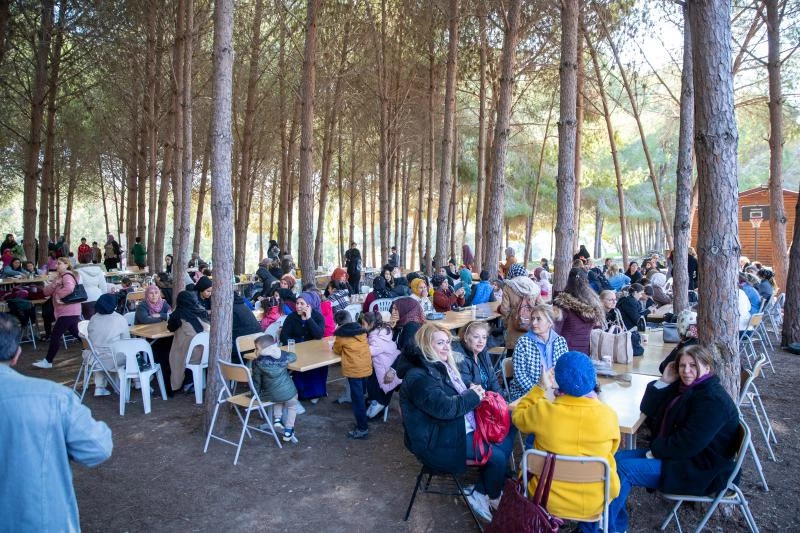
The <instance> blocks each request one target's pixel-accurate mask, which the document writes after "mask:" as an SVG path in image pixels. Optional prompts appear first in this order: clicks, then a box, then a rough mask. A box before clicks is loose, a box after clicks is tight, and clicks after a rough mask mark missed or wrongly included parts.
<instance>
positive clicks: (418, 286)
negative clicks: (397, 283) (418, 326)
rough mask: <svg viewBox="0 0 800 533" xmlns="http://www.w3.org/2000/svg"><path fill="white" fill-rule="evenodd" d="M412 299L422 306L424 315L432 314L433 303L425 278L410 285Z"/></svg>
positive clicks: (417, 279) (415, 280) (413, 281)
mask: <svg viewBox="0 0 800 533" xmlns="http://www.w3.org/2000/svg"><path fill="white" fill-rule="evenodd" d="M409 286H410V287H411V297H412V298H414V299H415V300H416V301H417V302H418V303H419V305H421V306H422V312H423V314H427V313H432V312H433V311H434V309H433V303H431V299H430V298H428V283H427V282H426V281H425V280H424V279H423V278H414V279H413V280H412V281H411V282H410V283H409Z"/></svg>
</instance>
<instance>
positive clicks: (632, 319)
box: [617, 283, 651, 356]
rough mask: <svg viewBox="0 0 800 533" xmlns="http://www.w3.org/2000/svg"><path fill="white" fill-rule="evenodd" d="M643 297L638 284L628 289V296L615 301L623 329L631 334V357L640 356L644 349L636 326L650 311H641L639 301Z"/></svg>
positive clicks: (641, 288) (641, 289)
mask: <svg viewBox="0 0 800 533" xmlns="http://www.w3.org/2000/svg"><path fill="white" fill-rule="evenodd" d="M643 295H644V287H642V286H641V285H639V284H638V283H634V284H632V285H631V286H630V287H628V295H627V296H623V297H622V298H620V299H619V300H618V301H617V310H618V311H619V314H620V316H621V317H622V322H623V327H624V328H625V329H627V330H631V331H632V332H633V336H632V337H631V344H632V345H633V355H635V356H637V355H642V354H643V353H644V348H643V347H642V342H641V337H639V331H638V330H637V328H636V326H637V325H638V324H639V319H640V318H641V317H645V319H646V318H647V315H648V314H650V311H651V309H643V308H642V304H641V300H642V296H643Z"/></svg>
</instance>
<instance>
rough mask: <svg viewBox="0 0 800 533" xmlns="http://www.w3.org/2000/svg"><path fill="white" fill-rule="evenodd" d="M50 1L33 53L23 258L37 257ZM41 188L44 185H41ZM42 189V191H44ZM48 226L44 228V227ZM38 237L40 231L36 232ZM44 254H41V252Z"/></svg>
mask: <svg viewBox="0 0 800 533" xmlns="http://www.w3.org/2000/svg"><path fill="white" fill-rule="evenodd" d="M53 8H54V6H53V0H43V1H42V4H41V9H40V16H41V25H40V27H39V31H38V35H37V41H36V47H35V54H36V70H35V71H34V74H33V86H32V88H31V129H30V137H28V139H27V142H26V143H25V182H24V189H23V203H22V229H23V242H22V245H23V248H24V250H25V257H27V258H28V259H31V260H33V258H34V257H36V251H35V245H36V189H37V188H38V186H39V152H40V150H41V144H42V121H43V119H44V105H45V98H46V96H47V94H46V89H47V67H48V64H47V58H48V55H49V53H50V37H51V35H52V33H53V11H54V9H53ZM43 185H44V184H43ZM43 190H44V189H43ZM46 227H47V226H46V225H45V228H46ZM39 234H40V236H41V234H42V230H41V228H40V229H39ZM44 240H45V242H44V243H43V242H41V241H42V239H41V237H40V240H39V262H40V263H41V262H44V261H46V258H47V241H46V239H44ZM42 251H44V253H42Z"/></svg>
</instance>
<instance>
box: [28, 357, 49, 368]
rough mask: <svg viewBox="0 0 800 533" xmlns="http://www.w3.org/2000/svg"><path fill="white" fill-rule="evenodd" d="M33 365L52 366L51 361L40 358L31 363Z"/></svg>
mask: <svg viewBox="0 0 800 533" xmlns="http://www.w3.org/2000/svg"><path fill="white" fill-rule="evenodd" d="M33 366H35V367H36V368H53V363H51V362H50V361H48V360H47V359H41V360H39V361H36V362H35V363H33Z"/></svg>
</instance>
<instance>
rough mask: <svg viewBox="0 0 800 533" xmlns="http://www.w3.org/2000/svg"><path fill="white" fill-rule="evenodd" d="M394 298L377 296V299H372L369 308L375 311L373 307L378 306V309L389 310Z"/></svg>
mask: <svg viewBox="0 0 800 533" xmlns="http://www.w3.org/2000/svg"><path fill="white" fill-rule="evenodd" d="M393 301H394V298H378V299H377V300H373V302H372V303H371V304H370V306H369V309H370V311H373V312H374V311H375V308H376V307H377V308H378V311H386V312H389V310H391V308H392V302H393Z"/></svg>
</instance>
